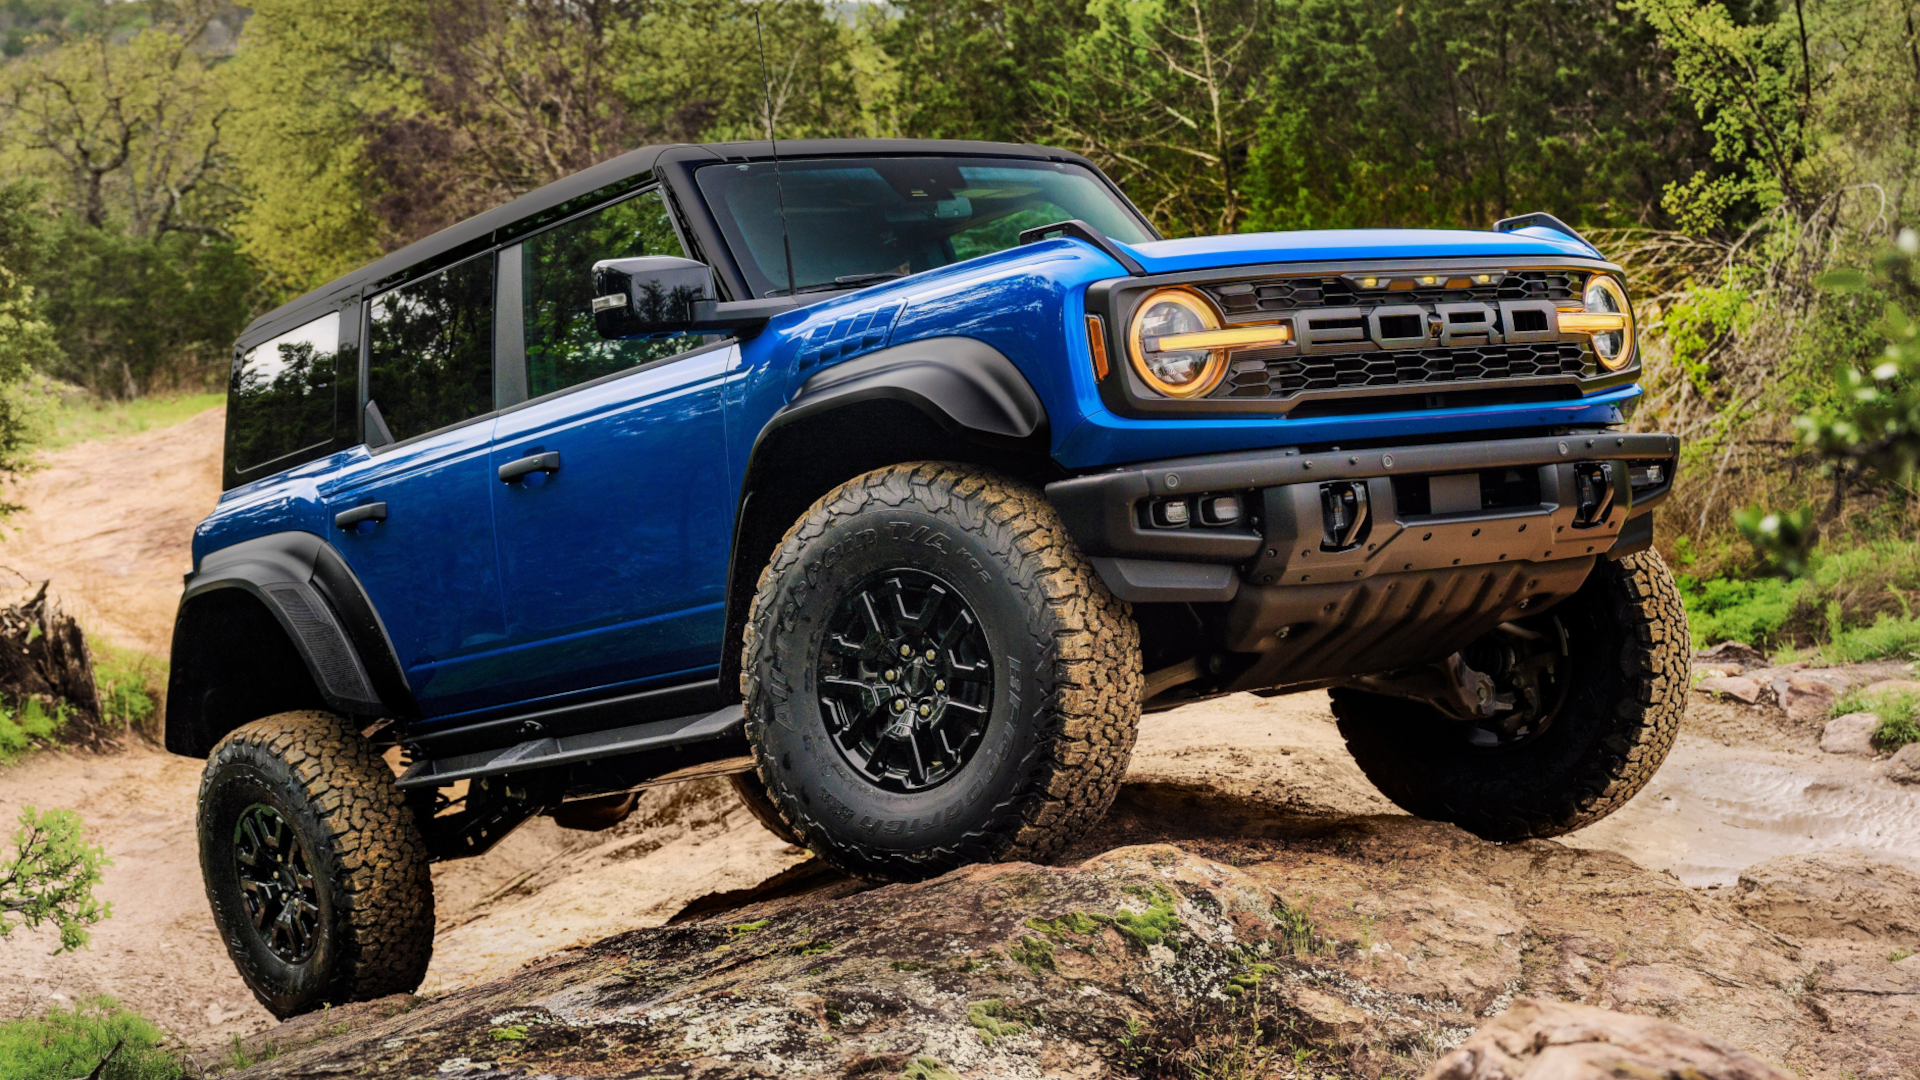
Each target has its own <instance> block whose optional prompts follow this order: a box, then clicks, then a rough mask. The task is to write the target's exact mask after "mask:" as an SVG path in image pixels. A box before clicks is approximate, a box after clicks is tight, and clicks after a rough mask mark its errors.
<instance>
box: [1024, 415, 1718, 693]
mask: <svg viewBox="0 0 1920 1080" xmlns="http://www.w3.org/2000/svg"><path fill="white" fill-rule="evenodd" d="M1679 448H1680V442H1679V439H1678V438H1677V437H1675V436H1672V435H1665V434H1624V433H1617V432H1600V433H1591V434H1580V435H1550V436H1535V437H1530V438H1522V439H1499V440H1488V441H1480V442H1455V443H1438V444H1430V445H1423V446H1403V447H1392V448H1372V449H1367V450H1352V451H1342V450H1328V451H1324V452H1315V453H1301V452H1299V451H1298V450H1293V449H1276V450H1267V451H1257V452H1247V453H1234V454H1216V455H1209V456H1206V457H1194V458H1180V459H1174V460H1168V461H1159V462H1151V463H1147V464H1142V465H1134V466H1128V467H1125V468H1120V469H1114V470H1110V471H1107V472H1101V473H1093V474H1089V475H1086V476H1078V477H1073V478H1071V479H1067V480H1060V481H1056V482H1054V483H1052V484H1049V485H1047V496H1048V498H1049V499H1050V500H1051V501H1052V502H1053V504H1054V506H1055V507H1056V508H1057V509H1058V510H1059V512H1060V515H1061V517H1062V519H1063V520H1064V522H1065V524H1066V526H1067V530H1068V532H1069V533H1070V534H1071V535H1072V536H1073V538H1074V540H1075V542H1076V543H1078V544H1079V545H1080V547H1081V549H1082V550H1083V551H1085V552H1086V553H1087V554H1088V555H1089V556H1091V557H1092V558H1093V562H1094V565H1095V567H1096V568H1097V569H1098V570H1099V572H1100V575H1101V577H1102V579H1103V580H1104V581H1105V582H1106V584H1107V586H1108V588H1109V589H1111V590H1112V591H1113V592H1114V594H1115V595H1116V596H1118V597H1120V598H1121V599H1123V600H1128V601H1131V602H1133V603H1136V604H1153V603H1185V604H1197V605H1201V607H1200V608H1198V609H1196V610H1197V611H1199V613H1200V614H1201V616H1202V618H1201V619H1200V620H1199V625H1201V626H1203V627H1204V628H1205V633H1204V637H1205V638H1206V640H1205V641H1203V642H1196V643H1195V644H1196V646H1197V647H1199V648H1200V649H1203V650H1204V649H1211V650H1216V651H1217V653H1218V654H1219V655H1215V656H1214V657H1212V658H1210V659H1209V660H1208V662H1207V667H1208V668H1209V670H1215V669H1217V671H1218V673H1219V674H1220V679H1219V681H1218V685H1217V686H1216V687H1215V688H1216V689H1220V690H1231V689H1253V688H1260V687H1267V686H1275V685H1292V684H1304V683H1309V682H1323V681H1326V680H1329V679H1337V678H1340V677H1344V676H1348V675H1354V674H1360V673H1363V672H1367V671H1384V670H1391V669H1393V668H1397V667H1405V666H1409V665H1411V664H1415V663H1423V662H1426V661H1428V660H1433V659H1439V658H1441V657H1444V656H1445V655H1447V654H1449V653H1451V652H1453V651H1455V650H1456V649H1458V648H1460V647H1461V646H1462V645H1464V644H1465V643H1466V642H1468V641H1471V640H1473V639H1474V638H1475V637H1478V636H1479V635H1480V634H1482V633H1485V632H1486V631H1487V630H1488V629H1491V628H1492V627H1493V626H1496V625H1498V624H1499V623H1501V622H1504V621H1508V620H1510V619H1514V618H1520V617H1524V616H1526V615H1529V614H1534V613H1538V612H1540V611H1543V610H1545V609H1546V608H1548V607H1551V606H1552V605H1553V604H1556V603H1558V602H1559V601H1560V600H1563V599H1565V598H1566V597H1567V596H1570V595H1572V594H1573V592H1574V591H1575V590H1577V589H1578V588H1579V587H1580V584H1581V583H1582V582H1583V581H1584V580H1585V579H1586V576H1587V573H1588V571H1589V570H1590V569H1591V568H1592V566H1593V563H1594V560H1595V559H1597V558H1600V557H1605V556H1613V557H1616V558H1617V557H1619V556H1620V555H1622V554H1625V553H1627V552H1629V551H1636V550H1640V549H1642V548H1644V547H1646V546H1648V545H1649V544H1650V543H1651V542H1652V537H1653V532H1652V524H1653V518H1652V511H1653V509H1654V507H1655V506H1657V505H1658V504H1659V502H1660V501H1661V500H1663V499H1664V498H1666V496H1667V495H1668V494H1669V493H1670V492H1671V490H1672V484H1673V472H1674V466H1675V465H1676V464H1677V458H1678V455H1679ZM1603 483H1604V488H1605V489H1606V491H1602V490H1601V487H1602V484H1603ZM1330 489H1331V490H1333V491H1334V492H1335V493H1336V494H1338V493H1341V492H1346V493H1350V494H1351V495H1352V499H1351V500H1350V504H1351V502H1353V501H1359V502H1364V504H1365V505H1366V507H1367V509H1368V514H1367V517H1368V520H1367V522H1366V524H1365V525H1364V527H1362V528H1361V529H1359V530H1357V531H1355V530H1342V529H1338V528H1336V527H1335V526H1336V525H1337V524H1338V522H1337V521H1334V522H1330V521H1329V516H1328V515H1329V509H1330V503H1329V498H1328V493H1329V490H1330ZM1607 491H1610V493H1611V497H1610V499H1608V498H1607V497H1606V492H1607ZM1596 493H1598V494H1596ZM1223 496H1233V497H1235V498H1236V499H1237V501H1238V503H1239V505H1240V507H1241V515H1240V517H1239V519H1238V520H1236V521H1234V522H1233V523H1231V524H1224V525H1206V524H1203V523H1201V521H1200V518H1201V515H1200V513H1199V509H1200V507H1201V506H1202V503H1203V501H1204V500H1209V499H1214V498H1219V497H1223ZM1596 498H1598V499H1599V500H1601V502H1598V503H1597V502H1596ZM1169 500H1184V501H1186V502H1187V505H1188V508H1189V519H1190V520H1191V521H1192V524H1190V525H1187V526H1185V527H1158V526H1156V524H1155V520H1156V519H1155V517H1154V513H1155V506H1156V504H1164V503H1166V502H1167V501H1169ZM1335 501H1337V499H1336V500H1335ZM1602 503H1604V510H1603V511H1602V509H1601V505H1602ZM1343 541H1350V542H1343ZM1150 681H1151V676H1150Z"/></svg>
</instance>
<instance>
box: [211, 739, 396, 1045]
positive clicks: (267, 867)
mask: <svg viewBox="0 0 1920 1080" xmlns="http://www.w3.org/2000/svg"><path fill="white" fill-rule="evenodd" d="M393 779H394V778H393V772H392V770H390V769H389V768H387V765H386V762H385V761H383V760H382V759H381V758H380V756H379V755H378V754H377V753H375V752H374V749H373V747H372V746H370V745H369V744H368V743H367V741H366V740H365V739H364V738H362V737H361V735H360V733H359V732H358V731H355V730H354V729H353V728H352V727H350V726H349V725H348V723H347V722H346V720H345V719H343V718H342V717H339V716H335V715H333V714H332V713H324V712H291V713H281V714H280V715H278V716H269V717H267V718H266V719H264V720H255V721H254V722H253V723H250V724H247V725H245V726H243V727H241V728H239V729H238V730H236V731H234V732H233V733H232V734H230V735H228V736H227V737H226V738H225V739H222V740H221V741H220V744H219V745H218V746H216V747H214V749H213V754H212V755H211V756H210V757H209V759H208V761H207V769H206V772H205V773H204V774H203V775H202V778H201V781H200V821H199V828H200V870H201V875H202V877H203V878H204V879H205V881H206V888H207V899H208V901H209V902H210V903H211V904H212V905H213V917H214V922H215V923H216V924H217V925H218V926H219V928H220V936H221V938H222V939H223V940H224V941H225V942H226V944H227V953H228V955H230V956H231V957H232V958H233V962H234V966H236V967H238V968H239V969H240V976H241V978H243V979H245V980H246V983H247V986H248V987H249V988H250V989H252V990H253V995H254V997H256V998H258V999H259V1000H260V1004H262V1005H264V1006H266V1007H267V1010H268V1011H269V1012H272V1013H273V1014H274V1015H275V1016H277V1017H280V1018H282V1019H285V1018H286V1017H289V1016H294V1015H297V1014H299V1013H304V1012H311V1011H312V1010H314V1009H318V1008H321V1007H323V1006H327V1005H342V1004H345V1003H347V1002H349V1001H365V1000H368V999H371V998H377V997H382V996H384V995H387V994H396V993H403V992H409V991H412V990H413V989H414V988H415V987H417V986H419V985H420V980H421V979H422V978H424V977H425V976H426V973H427V961H428V960H429V959H430V958H431V957H432V956H433V878H432V877H431V875H430V874H429V873H428V863H429V858H428V855H427V848H426V843H425V842H424V841H423V840H422V839H421V836H420V831H419V829H418V828H417V827H416V826H415V824H414V819H413V811H412V810H410V809H409V808H408V807H407V804H406V802H405V800H404V799H403V798H402V796H401V794H400V792H399V791H398V790H396V789H395V788H394V786H393Z"/></svg>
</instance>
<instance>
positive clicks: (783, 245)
mask: <svg viewBox="0 0 1920 1080" xmlns="http://www.w3.org/2000/svg"><path fill="white" fill-rule="evenodd" d="M753 36H754V38H755V40H757V41H758V42H759V43H760V87H761V90H762V92H763V93H764V94H765V97H766V106H767V145H769V146H771V147H772V148H773V194H774V198H775V199H776V200H777V201H778V203H779V206H780V250H781V252H782V253H783V254H785V255H786V257H787V295H788V296H794V295H796V292H795V290H796V289H798V288H799V285H798V284H797V283H796V282H795V281H794V280H793V241H792V240H791V239H789V238H788V235H787V192H786V189H785V188H784V187H782V186H781V184H780V143H779V141H778V140H776V139H775V138H774V137H773V73H772V72H771V71H770V70H768V68H767V35H766V33H765V31H763V30H761V29H760V5H759V4H755V5H753Z"/></svg>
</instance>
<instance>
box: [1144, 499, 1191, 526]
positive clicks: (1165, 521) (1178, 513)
mask: <svg viewBox="0 0 1920 1080" xmlns="http://www.w3.org/2000/svg"><path fill="white" fill-rule="evenodd" d="M1192 520H1193V508H1192V507H1190V506H1188V505H1187V500H1185V499H1162V500H1160V501H1159V502H1156V503H1154V504H1153V523H1154V525H1155V526H1156V527H1158V528H1162V529H1180V528H1185V527H1186V525H1187V524H1188V523H1189V522H1191V521H1192Z"/></svg>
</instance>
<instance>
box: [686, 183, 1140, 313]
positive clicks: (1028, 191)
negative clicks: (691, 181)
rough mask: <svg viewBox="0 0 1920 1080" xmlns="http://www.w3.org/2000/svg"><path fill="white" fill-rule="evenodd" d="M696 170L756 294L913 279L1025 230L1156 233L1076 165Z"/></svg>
mask: <svg viewBox="0 0 1920 1080" xmlns="http://www.w3.org/2000/svg"><path fill="white" fill-rule="evenodd" d="M694 175H695V178H696V180H697V181H698V183H699V185H700V193H701V195H702V196H704V197H705V198H706V200H707V205H708V207H709V208H710V209H711V210H712V211H713V215H714V220H715V222H716V223H717V224H718V225H719V226H720V232H721V234H722V235H724V236H725V237H726V239H727V247H728V249H729V250H731V251H732V252H733V257H734V260H735V261H736V262H738V263H739V264H740V268H741V270H742V271H743V272H744V273H745V274H746V277H747V283H748V284H749V285H750V286H751V287H752V288H753V292H754V295H755V296H785V295H787V294H789V293H792V292H801V293H805V292H820V291H825V290H829V289H835V288H845V287H848V286H850V285H859V284H865V283H867V282H871V281H884V280H885V279H887V278H890V277H904V276H906V275H907V274H915V273H919V272H920V271H922V270H931V269H933V268H934V267H937V266H945V265H947V264H948V263H953V262H959V261H960V260H962V259H971V258H975V257H977V256H980V255H990V254H992V253H993V252H996V251H1003V250H1005V249H1007V248H1010V247H1013V246H1014V245H1015V244H1017V243H1019V242H1020V232H1021V230H1023V229H1034V228H1039V227H1040V226H1042V225H1052V224H1054V223H1055V222H1058V221H1065V220H1067V219H1069V218H1079V219H1081V220H1083V221H1085V222H1087V223H1088V224H1090V225H1092V226H1093V227H1094V228H1096V229H1099V230H1100V231H1101V232H1102V233H1105V234H1106V235H1108V236H1110V237H1112V238H1114V239H1115V240H1119V241H1121V242H1123V243H1128V244H1137V243H1141V242H1144V241H1146V240H1150V239H1152V236H1151V235H1149V233H1148V232H1147V229H1146V227H1145V226H1144V225H1143V224H1142V223H1141V221H1140V219H1139V218H1138V217H1136V216H1135V214H1134V212H1133V211H1132V209H1130V208H1129V207H1128V206H1127V205H1126V204H1125V203H1124V202H1122V201H1121V200H1120V199H1119V198H1118V197H1117V196H1115V195H1114V193H1113V191H1112V189H1110V188H1109V187H1107V185H1106V184H1104V183H1102V182H1101V180H1100V178H1099V177H1098V176H1096V175H1095V174H1094V173H1092V172H1091V171H1089V170H1087V169H1086V168H1083V167H1081V166H1079V165H1072V164H1067V163H1064V162H1053V161H1021V160H1017V159H1011V158H936V157H918V158H868V159H862V160H855V161H849V160H826V161H818V160H816V161H807V160H798V161H782V162H780V166H779V172H778V174H777V175H776V173H775V171H774V166H773V163H772V162H752V163H748V164H744V165H709V166H706V167H705V168H702V169H701V170H700V171H699V172H697V173H695V174H694ZM783 208H784V211H783ZM783 223H784V234H785V238H784V241H783V238H782V233H783ZM789 251H790V252H791V255H792V258H793V278H794V281H793V282H789V281H788V280H787V257H788V254H789ZM796 284H797V286H798V287H797V288H796V287H794V286H795V285H796Z"/></svg>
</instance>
